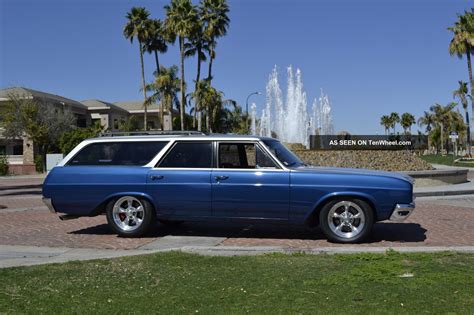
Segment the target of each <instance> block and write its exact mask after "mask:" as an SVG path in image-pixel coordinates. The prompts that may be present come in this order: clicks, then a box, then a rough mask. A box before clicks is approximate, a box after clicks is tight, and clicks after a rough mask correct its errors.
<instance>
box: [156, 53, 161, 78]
mask: <svg viewBox="0 0 474 315" xmlns="http://www.w3.org/2000/svg"><path fill="white" fill-rule="evenodd" d="M155 63H156V74H157V75H160V61H159V60H158V51H156V50H155Z"/></svg>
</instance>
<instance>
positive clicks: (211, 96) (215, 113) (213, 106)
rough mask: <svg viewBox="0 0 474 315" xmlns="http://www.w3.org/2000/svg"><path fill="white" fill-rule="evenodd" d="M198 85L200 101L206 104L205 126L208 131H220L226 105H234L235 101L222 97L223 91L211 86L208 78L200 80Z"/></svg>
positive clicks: (224, 117)
mask: <svg viewBox="0 0 474 315" xmlns="http://www.w3.org/2000/svg"><path fill="white" fill-rule="evenodd" d="M201 82H202V83H201V85H200V87H199V90H198V91H199V93H200V96H199V97H200V99H201V102H202V103H203V104H204V105H206V127H207V131H208V132H211V133H212V132H213V131H221V130H222V126H223V124H224V121H225V119H226V117H227V110H228V108H227V106H233V107H235V106H236V102H235V101H234V100H230V99H226V100H225V99H223V98H224V93H223V92H221V91H218V90H217V89H215V88H214V87H212V86H211V84H210V83H209V81H208V80H201Z"/></svg>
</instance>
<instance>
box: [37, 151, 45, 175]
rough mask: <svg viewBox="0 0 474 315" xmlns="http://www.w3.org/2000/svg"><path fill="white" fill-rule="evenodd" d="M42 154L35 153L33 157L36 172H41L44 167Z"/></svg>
mask: <svg viewBox="0 0 474 315" xmlns="http://www.w3.org/2000/svg"><path fill="white" fill-rule="evenodd" d="M43 165H44V164H43V156H41V155H37V156H36V157H35V169H36V172H38V173H43V171H44V167H43Z"/></svg>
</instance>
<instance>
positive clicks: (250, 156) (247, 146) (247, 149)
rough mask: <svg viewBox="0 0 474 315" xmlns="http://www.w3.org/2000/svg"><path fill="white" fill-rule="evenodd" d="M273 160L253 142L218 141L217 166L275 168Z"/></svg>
mask: <svg viewBox="0 0 474 315" xmlns="http://www.w3.org/2000/svg"><path fill="white" fill-rule="evenodd" d="M276 167H277V166H276V165H275V163H274V162H273V160H272V159H271V158H270V157H269V156H268V155H267V154H266V153H265V152H263V151H262V150H261V149H260V147H258V146H256V145H255V144H254V143H220V144H219V168H237V169H255V168H276Z"/></svg>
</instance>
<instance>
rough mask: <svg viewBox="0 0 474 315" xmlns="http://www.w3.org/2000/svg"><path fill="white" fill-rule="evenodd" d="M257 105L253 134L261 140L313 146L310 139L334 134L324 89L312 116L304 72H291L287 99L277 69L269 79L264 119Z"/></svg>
mask: <svg viewBox="0 0 474 315" xmlns="http://www.w3.org/2000/svg"><path fill="white" fill-rule="evenodd" d="M256 107H257V106H256V104H255V103H253V104H252V106H251V128H250V130H251V133H252V134H255V135H260V136H267V137H276V138H278V139H280V140H281V141H283V142H288V143H301V144H303V145H305V146H306V147H308V146H309V136H310V135H314V134H321V135H324V134H332V133H334V127H333V124H332V113H331V103H330V101H329V97H328V96H327V95H326V94H324V92H323V90H322V89H321V96H320V98H319V102H318V101H317V99H316V98H315V99H314V101H313V104H312V108H311V113H308V104H307V98H306V92H305V91H304V89H303V81H302V77H301V70H300V69H296V73H293V68H292V67H291V66H289V67H288V68H287V90H286V99H285V103H283V93H282V91H281V88H280V84H279V82H278V70H277V67H276V66H275V67H274V68H273V71H272V72H271V73H270V75H269V79H268V83H267V86H266V104H265V107H264V108H263V110H262V115H261V116H260V118H258V117H257V110H256Z"/></svg>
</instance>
